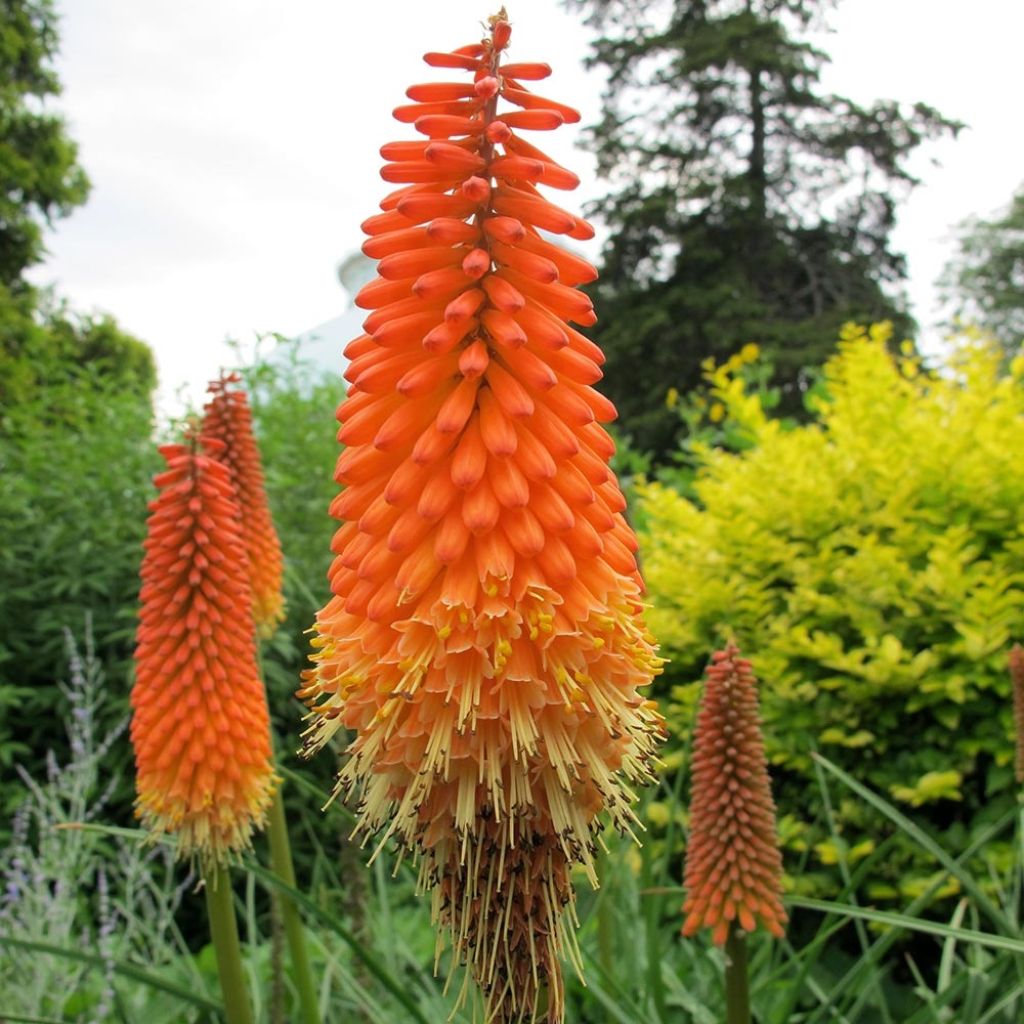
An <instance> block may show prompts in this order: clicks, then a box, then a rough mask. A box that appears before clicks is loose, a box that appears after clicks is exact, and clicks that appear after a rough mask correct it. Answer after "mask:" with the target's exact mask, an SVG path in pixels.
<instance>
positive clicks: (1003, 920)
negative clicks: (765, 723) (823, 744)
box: [811, 752, 1016, 934]
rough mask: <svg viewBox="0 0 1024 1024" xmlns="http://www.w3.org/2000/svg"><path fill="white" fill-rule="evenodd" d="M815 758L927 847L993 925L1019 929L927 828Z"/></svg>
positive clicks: (1010, 930)
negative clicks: (925, 829)
mask: <svg viewBox="0 0 1024 1024" xmlns="http://www.w3.org/2000/svg"><path fill="white" fill-rule="evenodd" d="M811 757H812V758H814V760H815V761H816V762H817V763H818V764H820V765H821V766H822V767H823V768H824V769H825V770H826V771H828V772H830V773H831V774H832V775H834V776H835V777H836V778H837V779H839V781H840V782H842V783H843V785H844V786H846V787H847V788H848V789H851V790H853V792H854V793H856V794H857V795H858V796H860V797H861V798H863V799H864V800H866V801H867V802H868V803H869V804H871V806H872V807H874V808H875V810H877V811H880V812H881V813H882V814H884V815H885V816H886V817H887V818H888V819H889V820H890V821H891V822H892V823H893V824H894V825H896V826H897V828H899V829H901V830H902V831H903V832H905V833H906V834H907V835H908V836H909V837H910V838H911V839H913V840H914V842H915V843H917V844H918V846H920V847H921V848H922V849H923V850H927V852H928V853H930V854H931V855H932V856H933V857H934V858H935V859H936V860H937V861H938V862H939V863H940V864H941V865H942V866H943V867H944V868H945V869H946V870H947V871H948V872H949V873H950V874H951V875H952V876H953V877H954V878H955V879H956V880H957V881H958V882H959V883H960V884H961V885H962V886H963V888H964V892H966V893H968V894H969V895H970V896H971V898H972V899H973V900H974V903H975V905H976V906H977V907H978V909H979V910H981V911H982V912H983V913H984V914H985V915H986V916H987V917H988V918H989V919H990V920H991V921H992V923H993V924H995V925H997V926H998V928H999V930H1000V931H1002V932H1004V933H1005V934H1013V933H1015V932H1016V929H1015V928H1014V927H1013V924H1012V922H1011V921H1010V919H1009V918H1008V917H1007V916H1006V915H1005V914H1004V913H1003V912H1002V911H1001V910H1000V909H999V908H998V907H997V906H996V905H995V904H994V903H993V902H992V901H991V900H990V899H989V898H988V896H986V895H985V893H984V892H982V889H981V886H980V885H978V883H977V882H976V881H975V879H974V877H973V876H972V875H971V873H970V872H969V871H966V870H965V869H964V867H963V866H962V865H961V864H960V863H958V862H957V861H956V860H954V859H953V858H952V857H951V856H950V855H949V854H948V853H947V852H946V851H945V850H944V849H943V848H942V847H941V846H940V845H939V844H938V843H937V842H936V841H935V840H934V839H933V838H932V837H931V836H930V835H928V833H927V832H925V831H924V829H923V828H921V827H920V826H919V825H917V824H915V823H914V822H913V821H911V820H910V819H909V818H908V817H907V816H906V815H905V814H903V813H902V812H901V811H898V810H897V809H896V808H895V807H894V806H893V805H892V804H891V803H889V801H888V800H885V799H883V798H882V797H880V796H879V795H878V794H877V793H876V792H874V791H873V790H871V789H868V787H867V786H865V785H863V784H862V783H860V782H858V781H857V780H856V779H855V778H853V777H852V776H851V775H848V774H847V773H846V772H844V771H843V769H842V768H840V767H839V766H838V765H835V764H833V763H832V762H831V761H830V760H829V759H828V758H827V757H824V756H822V755H821V754H819V753H817V752H812V753H811Z"/></svg>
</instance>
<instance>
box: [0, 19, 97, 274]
mask: <svg viewBox="0 0 1024 1024" xmlns="http://www.w3.org/2000/svg"><path fill="white" fill-rule="evenodd" d="M57 44H58V36H57V15H56V12H55V10H54V6H53V3H52V2H51V0H4V3H3V4H0V183H2V185H3V187H2V188H0V285H4V286H6V287H13V286H16V285H18V284H20V282H21V275H22V272H23V271H24V270H25V268H26V267H29V266H31V265H32V264H34V263H38V262H39V261H40V259H42V256H43V253H44V248H43V227H44V226H45V225H46V224H49V223H50V222H51V221H52V220H53V219H54V218H56V217H63V216H66V215H67V214H68V213H70V212H71V211H72V210H73V209H74V208H75V207H76V206H80V205H81V204H82V203H84V202H85V199H86V196H87V195H88V194H89V179H88V178H87V177H86V175H85V171H83V170H82V168H81V167H80V166H79V164H78V147H77V146H76V145H75V143H74V142H73V141H72V140H71V138H70V137H69V136H68V134H67V131H66V126H65V124H64V121H63V119H62V118H60V117H59V116H57V115H56V114H53V113H51V112H50V111H49V110H48V109H47V101H48V100H49V99H50V97H52V96H58V95H59V94H60V91H61V87H60V82H59V80H58V78H57V74H56V72H55V71H54V69H53V67H52V62H53V60H54V58H55V57H56V54H57Z"/></svg>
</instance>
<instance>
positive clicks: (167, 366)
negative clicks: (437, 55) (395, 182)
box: [33, 0, 1024, 406]
mask: <svg viewBox="0 0 1024 1024" xmlns="http://www.w3.org/2000/svg"><path fill="white" fill-rule="evenodd" d="M497 6H499V3H498V0H495V2H494V3H493V4H491V5H488V4H487V3H481V0H444V2H440V3H438V2H435V3H425V2H412V0H370V2H366V0H360V2H352V0H290V2H285V0H277V2H268V0H58V7H59V9H60V10H61V11H62V13H63V22H62V29H61V31H62V54H61V59H60V63H59V72H60V75H61V78H62V79H63V82H64V85H65V93H64V96H63V97H62V98H61V100H60V107H61V109H62V110H63V112H64V113H65V115H66V116H67V118H68V120H69V122H70V125H71V132H72V135H73V136H74V138H75V139H76V140H77V141H78V142H79V144H80V147H81V159H82V162H83V164H84V165H85V167H86V169H87V171H88V173H89V175H90V176H91V178H92V181H93V186H94V187H93V192H92V196H91V198H90V200H89V203H88V204H87V205H86V206H85V207H84V208H82V209H81V210H79V211H77V212H76V213H75V214H74V215H73V216H72V217H71V218H69V219H67V220H65V221H62V222H60V223H59V224H58V226H57V228H56V230H55V231H54V232H53V233H52V235H51V236H50V240H49V248H50V252H51V256H50V258H49V260H48V261H47V263H46V264H45V266H44V267H42V268H40V269H39V270H38V271H37V272H35V273H34V275H33V276H34V279H35V280H37V281H39V282H41V283H42V282H47V283H49V282H53V283H56V284H57V286H58V288H59V290H60V291H61V292H62V293H63V294H65V295H66V296H68V298H69V299H70V300H71V301H72V303H73V305H74V306H75V307H77V308H80V309H84V310H102V311H108V312H111V313H113V314H114V315H115V316H116V317H117V319H118V320H119V321H120V322H121V324H122V325H123V326H124V327H125V328H126V329H127V330H129V331H132V332H133V333H135V334H137V335H138V336H139V337H141V338H143V339H145V340H146V341H148V342H149V343H150V344H151V345H152V346H153V348H154V349H155V351H156V354H157V360H158V364H159V369H160V376H161V385H162V386H161V393H162V395H163V398H164V404H165V406H166V403H167V399H168V396H170V395H171V394H173V392H174V391H175V389H176V388H177V386H179V385H180V384H182V383H188V384H189V385H190V388H191V390H192V391H193V393H194V394H197V395H198V394H201V391H202V385H203V384H204V382H205V381H206V380H207V379H208V378H210V377H211V376H213V375H215V373H216V372H217V370H218V368H219V366H220V365H221V364H222V363H223V362H225V361H228V360H229V358H230V357H229V355H228V353H227V350H226V348H225V346H224V339H225V338H226V337H236V338H240V339H243V340H249V339H251V338H252V337H253V335H254V333H255V332H258V331H279V332H281V333H284V334H289V335H290V334H295V333H298V332H301V331H303V330H306V329H308V328H310V327H313V326H315V325H317V324H319V323H321V322H323V321H325V320H328V319H330V318H331V317H333V316H335V315H337V314H338V313H339V312H341V311H342V310H343V309H344V308H345V306H346V297H345V295H344V293H343V291H342V290H341V288H340V287H339V285H338V284H337V279H336V277H335V266H336V264H337V263H338V261H339V260H340V259H341V258H342V257H344V256H345V255H347V254H348V253H349V252H351V251H352V250H353V249H355V248H357V247H358V246H359V245H360V244H361V241H362V236H361V234H360V232H359V223H360V222H361V221H362V220H363V219H364V218H366V217H367V216H369V215H370V214H372V213H374V212H376V209H377V202H378V201H379V199H380V198H381V197H382V195H383V194H384V193H385V191H387V190H388V188H389V186H386V185H385V184H384V183H383V182H382V181H381V180H380V178H379V176H378V171H379V167H380V162H381V161H380V158H379V156H378V154H377V149H378V147H379V146H380V145H381V144H382V143H384V142H387V141H389V140H391V139H398V138H408V137H412V135H411V134H410V128H409V126H405V125H399V124H398V123H397V122H395V121H393V120H392V119H391V117H390V111H391V109H392V108H393V107H394V106H396V105H397V104H399V103H401V102H403V93H404V90H405V88H406V87H407V86H408V85H410V84H412V83H413V82H417V81H429V80H431V79H436V78H437V77H438V74H437V72H436V71H434V70H432V69H429V68H427V67H426V65H424V64H423V63H422V62H421V60H420V58H421V55H422V54H423V52H424V51H426V50H430V49H450V48H453V47H455V46H459V45H462V44H465V43H469V42H473V41H475V40H477V39H478V38H479V37H480V30H479V24H480V21H481V20H482V19H483V18H484V17H485V16H486V15H488V14H490V13H493V11H492V10H491V7H497ZM507 6H508V9H509V16H510V19H511V21H512V23H513V48H512V54H513V58H514V59H516V60H543V61H547V62H548V63H549V64H551V65H552V66H553V67H554V69H555V74H554V75H553V76H552V78H551V79H549V80H548V82H546V83H544V85H545V89H546V90H548V94H549V95H551V96H553V97H554V98H557V99H560V100H562V101H563V102H566V103H569V104H571V105H573V106H576V107H578V108H579V109H580V110H581V111H582V112H583V115H584V116H583V123H584V124H586V123H589V122H590V121H592V120H594V119H595V117H596V114H597V111H598V94H599V91H600V85H601V83H600V79H599V78H598V76H597V74H596V73H595V74H589V75H588V74H587V73H586V72H584V71H583V69H582V59H583V57H584V55H585V53H586V52H587V42H588V38H589V30H587V29H585V28H584V27H582V25H581V24H580V22H579V20H578V19H577V18H576V17H573V16H570V15H568V14H566V13H565V11H564V10H563V9H562V8H561V6H560V5H558V4H557V3H556V2H555V0H508V3H507ZM830 24H831V26H832V27H833V28H834V29H835V32H834V33H833V34H832V35H831V36H829V37H828V39H827V40H826V41H825V43H824V46H825V48H826V49H827V50H828V52H830V53H831V55H832V57H833V64H832V67H831V69H830V70H829V72H828V75H827V79H826V85H827V87H828V88H830V89H832V90H834V91H837V92H841V93H845V94H847V95H849V96H851V97H852V98H854V99H857V100H862V101H866V100H871V99H874V98H880V97H886V98H894V99H899V100H903V101H908V102H912V101H914V100H918V99H920V100H923V101H925V102H928V103H930V104H932V105H933V106H935V107H937V108H938V109H940V110H941V111H942V112H943V113H945V114H946V115H947V116H950V117H955V118H959V119H961V120H963V121H966V122H967V123H968V124H969V125H970V130H969V131H967V132H965V133H964V134H963V135H962V136H961V138H960V140H959V141H958V142H956V143H947V144H941V145H932V146H930V147H928V151H927V153H926V154H923V158H922V159H921V160H920V161H919V163H918V170H919V172H920V174H921V176H922V177H923V178H924V182H925V183H924V184H923V185H922V186H921V187H920V188H919V189H918V190H917V191H916V192H915V193H914V195H913V197H912V198H911V200H910V201H909V202H908V203H907V204H906V205H905V206H904V207H903V209H902V211H901V215H900V224H899V229H898V232H897V236H896V242H897V245H898V247H900V248H901V249H902V250H903V251H904V252H905V253H907V255H908V257H909V261H910V271H911V292H910V293H911V298H912V301H913V303H914V313H915V315H916V316H917V317H918V319H919V320H920V321H921V322H922V324H925V325H927V324H929V323H931V322H933V321H934V320H935V318H936V315H937V314H936V310H935V296H934V292H933V289H932V284H933V282H934V279H935V277H936V276H937V275H938V273H939V271H940V270H941V268H942V266H943V264H944V262H945V260H946V258H947V256H948V253H949V245H948V241H949V235H950V228H951V226H952V225H953V224H955V223H956V222H957V221H959V220H960V219H962V218H963V217H965V216H967V215H968V214H971V213H983V214H987V213H990V212H992V211H993V210H994V209H996V208H997V207H1000V206H1002V205H1004V204H1005V203H1006V202H1008V200H1009V198H1010V195H1011V193H1012V192H1013V190H1014V188H1015V187H1016V186H1017V185H1018V184H1019V183H1020V181H1021V180H1022V179H1024V135H1022V131H1021V128H1022V118H1021V111H1020V96H1021V76H1020V67H1021V50H1020V46H1021V39H1022V38H1024V2H1021V0H972V2H971V3H970V4H969V5H964V4H963V3H962V2H960V0H843V2H842V3H841V4H840V6H839V9H838V11H836V12H835V13H834V14H833V15H832V16H831V18H830ZM576 134H577V126H564V127H563V128H561V129H560V130H559V131H558V132H555V133H552V134H551V135H547V136H546V137H545V139H544V140H543V142H544V144H545V148H548V149H549V150H550V151H552V153H553V154H554V155H556V156H558V157H560V159H562V161H563V162H565V163H567V164H568V165H569V166H571V167H572V168H573V169H574V170H576V171H577V173H579V174H580V176H581V178H583V185H582V186H581V188H580V189H578V190H577V192H575V193H573V194H571V195H570V196H568V197H566V199H567V202H566V203H565V205H569V206H573V205H576V204H582V203H583V202H584V201H585V200H586V199H587V198H588V197H591V196H594V195H597V194H599V192H600V186H599V185H598V184H597V183H596V181H595V179H594V176H593V171H592V161H591V159H590V157H589V155H588V154H586V153H584V152H582V151H575V150H574V149H573V144H574V141H575V138H576ZM549 143H550V145H548V144H549ZM933 158H934V159H937V160H939V161H940V162H941V166H940V167H934V166H932V165H931V162H930V161H931V159H933ZM934 337H935V336H934V335H933V339H934Z"/></svg>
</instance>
